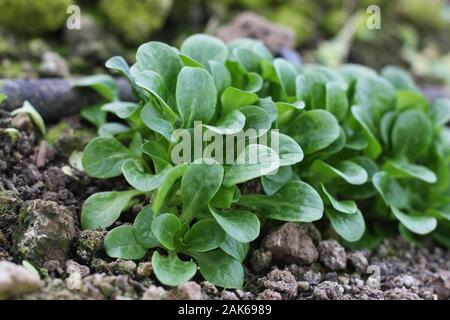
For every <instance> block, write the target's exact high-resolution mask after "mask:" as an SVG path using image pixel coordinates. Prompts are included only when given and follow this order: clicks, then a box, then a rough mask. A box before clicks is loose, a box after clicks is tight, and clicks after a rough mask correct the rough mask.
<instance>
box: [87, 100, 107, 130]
mask: <svg viewBox="0 0 450 320" xmlns="http://www.w3.org/2000/svg"><path fill="white" fill-rule="evenodd" d="M80 114H81V116H82V117H83V118H84V119H86V120H87V121H89V122H90V123H92V124H93V125H94V126H96V127H97V128H100V127H101V126H102V125H104V124H105V123H106V116H107V114H106V112H105V111H103V110H102V105H101V104H98V105H94V106H91V107H87V108H83V109H81V112H80Z"/></svg>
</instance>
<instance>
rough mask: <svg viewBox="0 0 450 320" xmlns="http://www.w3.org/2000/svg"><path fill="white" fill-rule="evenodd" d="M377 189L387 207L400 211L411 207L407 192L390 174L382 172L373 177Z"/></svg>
mask: <svg viewBox="0 0 450 320" xmlns="http://www.w3.org/2000/svg"><path fill="white" fill-rule="evenodd" d="M372 182H373V185H374V187H375V189H376V190H377V191H378V193H379V194H380V195H381V197H382V198H383V200H384V202H385V203H386V204H387V205H390V206H393V207H396V208H398V209H403V208H408V207H409V195H408V193H407V192H406V190H405V189H404V188H403V187H402V186H401V185H400V184H399V183H398V182H397V181H396V180H395V179H394V178H392V177H391V176H390V175H389V174H388V173H386V172H383V171H380V172H378V173H376V174H375V175H374V176H373V177H372Z"/></svg>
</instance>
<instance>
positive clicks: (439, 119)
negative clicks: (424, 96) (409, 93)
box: [429, 98, 450, 126]
mask: <svg viewBox="0 0 450 320" xmlns="http://www.w3.org/2000/svg"><path fill="white" fill-rule="evenodd" d="M429 116H430V118H431V120H432V121H433V122H434V123H435V124H436V125H438V126H441V125H444V124H446V123H447V122H449V121H450V99H448V98H438V99H436V100H434V101H433V103H432V104H431V107H430V111H429Z"/></svg>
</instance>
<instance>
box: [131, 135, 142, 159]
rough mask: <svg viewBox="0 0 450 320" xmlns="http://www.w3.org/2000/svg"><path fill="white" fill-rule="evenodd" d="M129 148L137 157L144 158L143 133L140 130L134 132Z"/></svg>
mask: <svg viewBox="0 0 450 320" xmlns="http://www.w3.org/2000/svg"><path fill="white" fill-rule="evenodd" d="M128 148H129V149H130V151H131V153H132V154H133V155H134V156H135V157H137V158H142V135H141V133H140V132H139V131H135V132H134V133H133V137H132V138H131V141H130V145H129V147H128Z"/></svg>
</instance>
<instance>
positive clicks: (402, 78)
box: [381, 66, 417, 90]
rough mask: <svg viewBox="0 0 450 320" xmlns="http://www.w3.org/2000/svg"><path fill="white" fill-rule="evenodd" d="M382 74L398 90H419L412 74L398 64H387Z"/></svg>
mask: <svg viewBox="0 0 450 320" xmlns="http://www.w3.org/2000/svg"><path fill="white" fill-rule="evenodd" d="M381 76H382V77H383V78H385V79H386V80H387V81H389V82H390V83H391V84H392V85H393V86H394V88H395V89H397V90H417V87H416V84H415V83H414V80H413V78H412V77H411V75H410V74H409V73H408V72H407V71H405V70H403V69H402V68H399V67H396V66H386V67H384V68H383V70H381Z"/></svg>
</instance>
